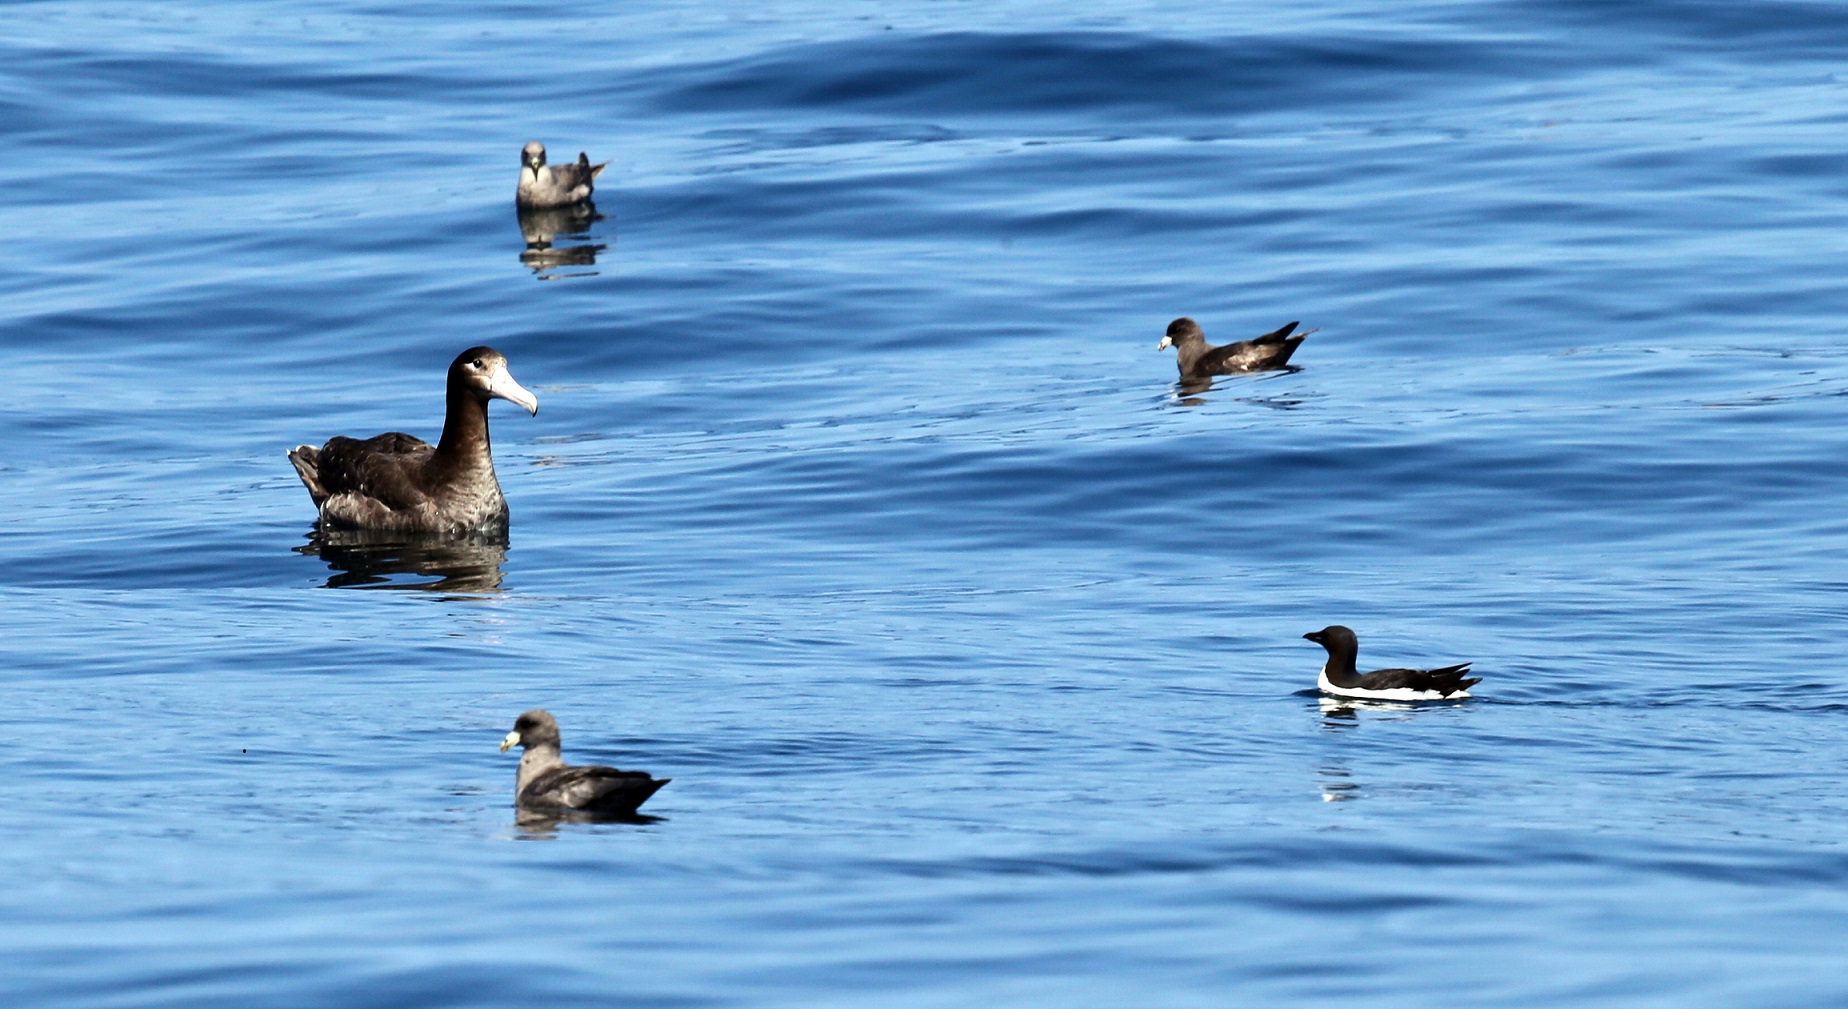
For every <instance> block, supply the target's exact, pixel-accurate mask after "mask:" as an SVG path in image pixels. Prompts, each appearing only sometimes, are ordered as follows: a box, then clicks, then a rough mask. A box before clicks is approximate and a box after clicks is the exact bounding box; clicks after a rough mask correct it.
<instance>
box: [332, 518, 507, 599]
mask: <svg viewBox="0 0 1848 1009" xmlns="http://www.w3.org/2000/svg"><path fill="white" fill-rule="evenodd" d="M295 552H296V553H299V554H305V555H307V556H310V557H319V558H321V560H322V561H324V562H326V564H327V566H328V567H329V568H330V569H332V570H333V572H334V573H333V574H332V575H330V576H329V577H328V579H327V581H326V582H325V583H323V585H322V587H323V588H329V589H411V590H422V591H426V592H499V591H500V584H501V565H502V564H504V563H506V560H507V536H506V534H505V533H478V534H465V535H462V536H440V535H430V534H421V535H420V534H415V533H409V534H407V533H392V532H379V531H376V530H370V529H317V530H315V531H314V532H312V533H309V534H308V542H307V543H305V544H303V545H302V546H299V547H296V548H295Z"/></svg>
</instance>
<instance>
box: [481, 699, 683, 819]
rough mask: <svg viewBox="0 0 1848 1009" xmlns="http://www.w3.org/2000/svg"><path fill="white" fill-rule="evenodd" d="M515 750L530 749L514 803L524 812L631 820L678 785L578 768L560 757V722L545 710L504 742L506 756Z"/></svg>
mask: <svg viewBox="0 0 1848 1009" xmlns="http://www.w3.org/2000/svg"><path fill="white" fill-rule="evenodd" d="M515 746H523V747H525V748H526V752H525V753H523V754H521V755H520V773H519V776H518V777H517V778H515V779H514V785H513V804H514V805H515V806H517V807H519V808H520V809H523V810H529V811H532V810H538V811H547V810H551V811H558V810H579V811H582V812H589V813H603V814H606V815H610V816H631V815H633V814H634V813H635V809H636V807H637V806H640V805H641V804H642V803H644V802H647V801H648V797H649V796H651V795H653V794H655V792H656V791H657V790H659V789H660V787H661V786H662V785H665V784H667V783H668V782H669V781H672V780H673V779H672V778H651V777H649V776H648V772H646V771H619V770H617V769H616V768H614V767H597V766H593V765H586V766H583V767H572V766H571V765H570V764H567V763H565V758H564V757H563V756H561V755H560V754H559V752H558V722H557V721H556V720H555V719H553V718H552V713H551V712H549V711H546V710H545V709H543V708H534V709H533V710H531V711H528V712H526V713H525V714H523V715H521V716H520V717H519V719H518V720H517V721H515V722H514V723H513V731H512V732H509V733H507V738H506V739H503V740H501V746H500V748H501V752H502V753H505V752H507V750H508V749H510V748H512V747H515Z"/></svg>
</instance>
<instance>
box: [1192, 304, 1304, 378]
mask: <svg viewBox="0 0 1848 1009" xmlns="http://www.w3.org/2000/svg"><path fill="white" fill-rule="evenodd" d="M1295 328H1296V323H1294V322H1292V323H1290V324H1289V325H1287V326H1285V327H1283V328H1282V329H1279V330H1276V331H1274V332H1270V333H1266V334H1264V335H1263V336H1260V337H1258V338H1256V339H1253V340H1240V341H1238V342H1237V343H1228V344H1226V345H1225V346H1223V347H1215V346H1213V345H1212V344H1210V343H1207V342H1206V334H1205V333H1204V332H1202V331H1201V329H1200V324H1199V323H1197V322H1195V321H1193V320H1192V319H1189V318H1187V317H1186V316H1182V317H1181V318H1179V319H1176V320H1174V321H1173V322H1170V323H1168V335H1166V336H1164V337H1162V338H1161V342H1160V343H1158V344H1156V345H1155V349H1156V350H1167V349H1168V348H1169V347H1173V348H1175V361H1176V363H1177V364H1178V365H1179V366H1180V369H1181V380H1182V381H1190V382H1197V381H1201V380H1204V379H1209V378H1211V377H1212V376H1214V375H1238V374H1242V373H1244V372H1248V371H1265V370H1267V369H1272V368H1282V367H1284V366H1285V365H1287V364H1289V362H1290V355H1291V354H1294V353H1296V348H1297V347H1299V346H1301V345H1302V342H1303V338H1304V337H1306V336H1308V335H1309V334H1310V333H1313V332H1315V330H1313V329H1311V330H1309V331H1307V332H1303V333H1298V334H1296V335H1295V336H1291V335H1290V332H1291V331H1292V330H1294V329H1295Z"/></svg>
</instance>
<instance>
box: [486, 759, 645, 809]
mask: <svg viewBox="0 0 1848 1009" xmlns="http://www.w3.org/2000/svg"><path fill="white" fill-rule="evenodd" d="M669 780H671V779H668V778H660V779H656V778H652V777H650V776H649V775H648V773H647V772H646V771H623V770H618V769H616V768H614V767H596V766H586V767H560V768H555V769H553V770H550V771H547V772H545V773H544V774H541V775H539V776H538V777H537V778H534V779H533V781H532V783H531V784H529V785H527V786H526V790H525V791H524V792H521V793H520V803H521V804H522V805H529V806H558V807H563V808H566V809H589V810H596V811H597V812H603V813H633V812H635V808H636V807H637V806H640V805H641V804H642V803H644V802H646V801H648V797H649V796H651V795H653V794H655V792H656V791H658V790H660V788H661V786H662V785H665V784H667V783H668V781H669Z"/></svg>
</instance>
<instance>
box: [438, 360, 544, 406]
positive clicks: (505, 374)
mask: <svg viewBox="0 0 1848 1009" xmlns="http://www.w3.org/2000/svg"><path fill="white" fill-rule="evenodd" d="M449 380H450V382H451V383H455V382H461V383H462V385H463V387H464V388H467V389H469V390H471V391H472V392H474V394H475V396H476V397H477V398H479V399H480V400H481V401H482V402H484V403H485V402H487V401H488V400H490V399H504V400H506V401H508V402H509V403H518V404H519V405H521V406H523V407H525V408H526V412H527V413H531V414H536V413H538V412H539V397H537V396H535V395H533V394H532V393H530V392H527V391H526V388H525V387H524V386H522V385H520V383H518V382H515V381H514V380H513V373H512V372H509V371H508V370H507V357H506V355H505V354H502V353H501V352H500V351H498V350H495V349H494V348H493V347H470V348H469V349H467V350H465V351H463V352H462V354H461V356H459V357H457V358H456V359H455V363H453V364H451V365H450V366H449Z"/></svg>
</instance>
